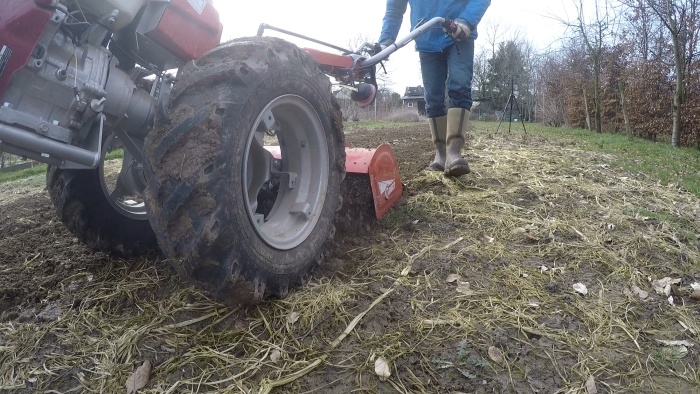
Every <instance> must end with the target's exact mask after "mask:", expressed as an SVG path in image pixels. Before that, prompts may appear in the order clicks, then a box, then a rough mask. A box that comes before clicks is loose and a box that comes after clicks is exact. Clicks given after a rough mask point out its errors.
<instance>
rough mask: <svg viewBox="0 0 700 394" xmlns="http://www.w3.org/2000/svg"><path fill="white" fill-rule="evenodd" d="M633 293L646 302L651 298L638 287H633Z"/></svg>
mask: <svg viewBox="0 0 700 394" xmlns="http://www.w3.org/2000/svg"><path fill="white" fill-rule="evenodd" d="M632 293H634V294H635V295H636V296H637V297H639V298H641V299H642V300H646V299H647V298H648V297H649V293H648V292H646V291H644V290H642V289H640V288H639V287H637V286H632Z"/></svg>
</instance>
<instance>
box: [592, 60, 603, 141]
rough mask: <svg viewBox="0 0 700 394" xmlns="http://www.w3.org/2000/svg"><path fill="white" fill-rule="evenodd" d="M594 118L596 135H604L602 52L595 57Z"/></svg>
mask: <svg viewBox="0 0 700 394" xmlns="http://www.w3.org/2000/svg"><path fill="white" fill-rule="evenodd" d="M593 117H594V118H595V131H596V133H602V132H603V124H602V123H603V122H602V120H601V116H600V52H598V53H596V54H595V55H594V56H593Z"/></svg>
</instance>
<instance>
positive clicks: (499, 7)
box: [214, 0, 573, 94]
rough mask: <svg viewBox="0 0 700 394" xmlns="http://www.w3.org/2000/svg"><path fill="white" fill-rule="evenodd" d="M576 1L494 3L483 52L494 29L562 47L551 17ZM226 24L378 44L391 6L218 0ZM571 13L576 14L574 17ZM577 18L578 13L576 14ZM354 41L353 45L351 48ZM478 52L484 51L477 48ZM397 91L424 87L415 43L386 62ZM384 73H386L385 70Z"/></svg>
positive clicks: (238, 30) (380, 1)
mask: <svg viewBox="0 0 700 394" xmlns="http://www.w3.org/2000/svg"><path fill="white" fill-rule="evenodd" d="M571 4H572V0H492V1H491V6H490V7H489V9H488V10H487V11H486V14H485V15H484V18H483V19H482V21H481V24H480V25H479V34H480V38H479V39H477V48H478V47H479V46H480V45H484V44H485V43H486V39H485V38H486V32H487V29H488V27H489V26H493V25H498V26H499V27H498V31H499V33H500V35H503V38H502V39H501V40H499V41H502V40H505V39H507V38H510V37H511V36H512V35H513V33H514V32H516V31H520V32H521V33H522V34H523V35H524V36H525V37H526V38H527V39H528V40H529V41H531V42H532V43H533V44H534V45H535V46H536V47H538V48H546V47H548V46H552V45H554V46H556V45H557V44H556V41H557V39H558V38H559V37H561V35H562V34H563V32H564V28H563V26H562V25H561V24H560V23H559V22H556V21H555V20H553V19H552V18H549V17H547V15H557V16H561V17H564V18H566V14H565V12H564V11H563V10H565V8H568V9H571V8H572V7H571ZM214 5H215V6H216V8H217V9H218V10H219V14H220V18H221V22H222V24H223V25H224V32H223V36H222V40H229V39H232V38H237V37H244V36H253V35H255V34H256V32H257V29H258V26H259V25H260V23H263V22H264V23H267V24H269V25H272V26H275V27H278V28H282V29H285V30H289V31H293V32H295V33H299V34H303V35H305V36H309V37H313V38H316V39H318V40H321V41H325V42H328V43H330V44H334V45H336V46H339V47H343V48H348V49H354V48H349V47H350V46H353V44H354V43H355V41H357V38H358V37H362V38H366V39H367V41H371V42H374V41H376V40H377V38H378V37H379V33H380V32H381V25H382V18H383V16H384V11H385V5H386V2H385V1H384V0H350V1H328V0H300V1H294V0H249V1H235V0H214ZM409 12H410V11H406V15H404V23H403V24H402V26H401V31H400V32H399V36H403V35H405V34H407V33H408V32H409V29H410V26H409V24H410V23H409V20H408V17H409ZM570 15H571V14H570ZM571 16H573V15H571ZM265 35H269V36H278V37H283V38H285V39H287V40H289V41H291V42H294V43H295V44H297V45H299V46H301V47H312V48H317V49H323V50H327V51H329V52H334V53H335V51H334V50H333V49H331V48H324V47H322V46H318V45H317V44H314V43H311V42H308V41H303V40H299V39H297V38H294V37H291V36H288V35H281V34H280V33H277V32H273V31H271V30H266V31H265ZM351 43H353V44H351ZM477 50H478V49H477ZM386 69H387V72H388V73H389V78H390V79H391V81H392V82H393V85H392V87H393V89H394V90H395V91H396V92H398V93H401V94H403V92H404V89H405V87H406V86H417V85H421V84H422V82H421V78H420V66H419V63H418V55H417V54H416V52H415V49H414V47H413V43H410V44H408V45H406V46H405V47H404V48H402V49H400V50H399V51H397V52H396V53H394V54H392V55H391V57H390V58H389V61H388V62H386ZM379 72H382V71H381V70H380V71H379Z"/></svg>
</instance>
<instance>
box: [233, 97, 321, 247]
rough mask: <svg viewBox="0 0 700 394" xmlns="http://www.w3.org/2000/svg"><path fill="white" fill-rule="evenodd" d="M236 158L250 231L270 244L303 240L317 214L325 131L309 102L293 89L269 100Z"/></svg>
mask: <svg viewBox="0 0 700 394" xmlns="http://www.w3.org/2000/svg"><path fill="white" fill-rule="evenodd" d="M275 144H277V146H275ZM272 152H274V153H272ZM242 159H243V169H242V175H243V184H242V185H243V188H244V193H243V195H244V197H245V204H246V210H247V212H248V217H249V219H250V222H251V224H252V226H253V228H254V229H255V232H256V233H257V234H258V236H259V237H260V238H261V239H262V240H263V241H264V242H265V243H267V244H268V245H269V246H271V247H273V248H275V249H280V250H289V249H292V248H294V247H296V246H298V245H299V244H301V243H302V242H304V241H305V240H306V239H307V238H308V237H309V235H310V234H311V232H312V231H313V229H314V227H315V226H316V223H317V221H318V218H319V217H320V216H321V211H322V209H323V206H324V203H325V196H326V189H327V186H328V177H329V157H328V143H327V141H326V134H325V130H324V128H323V124H322V122H321V119H320V118H319V116H318V114H317V113H316V111H315V110H314V108H313V106H312V105H311V104H310V103H309V102H308V101H306V100H305V99H303V98H302V97H300V96H296V95H284V96H280V97H277V98H276V99H274V100H272V101H271V102H270V103H269V104H267V106H265V108H263V110H262V111H261V112H260V114H259V115H258V116H257V118H256V120H255V122H254V124H253V127H252V128H251V130H250V131H249V136H248V141H247V143H246V149H245V151H244V157H243V158H242ZM261 202H262V204H261Z"/></svg>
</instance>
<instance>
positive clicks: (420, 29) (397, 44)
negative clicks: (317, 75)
mask: <svg viewBox="0 0 700 394" xmlns="http://www.w3.org/2000/svg"><path fill="white" fill-rule="evenodd" d="M437 26H440V27H442V28H443V29H445V30H447V31H449V32H452V31H454V30H453V29H456V26H454V21H453V20H451V19H445V18H442V17H439V16H436V17H434V18H432V19H430V20H428V21H427V22H425V23H423V24H422V25H419V26H417V27H416V28H415V29H413V30H412V31H411V32H410V33H408V34H407V35H406V36H405V37H401V38H399V39H397V40H396V41H394V43H393V44H391V45H389V46H387V47H386V48H384V50H382V51H381V52H379V53H377V54H375V55H373V56H371V57H369V58H367V59H362V60H359V61H358V62H357V66H358V67H371V66H374V65H375V64H377V63H379V62H381V61H382V60H384V59H386V58H388V57H389V55H391V54H392V53H394V52H396V51H397V50H398V49H399V48H403V47H404V46H406V44H408V43H409V42H411V41H413V40H414V39H416V37H418V36H420V35H422V34H424V33H425V32H427V31H428V30H430V29H432V28H434V27H437Z"/></svg>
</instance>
